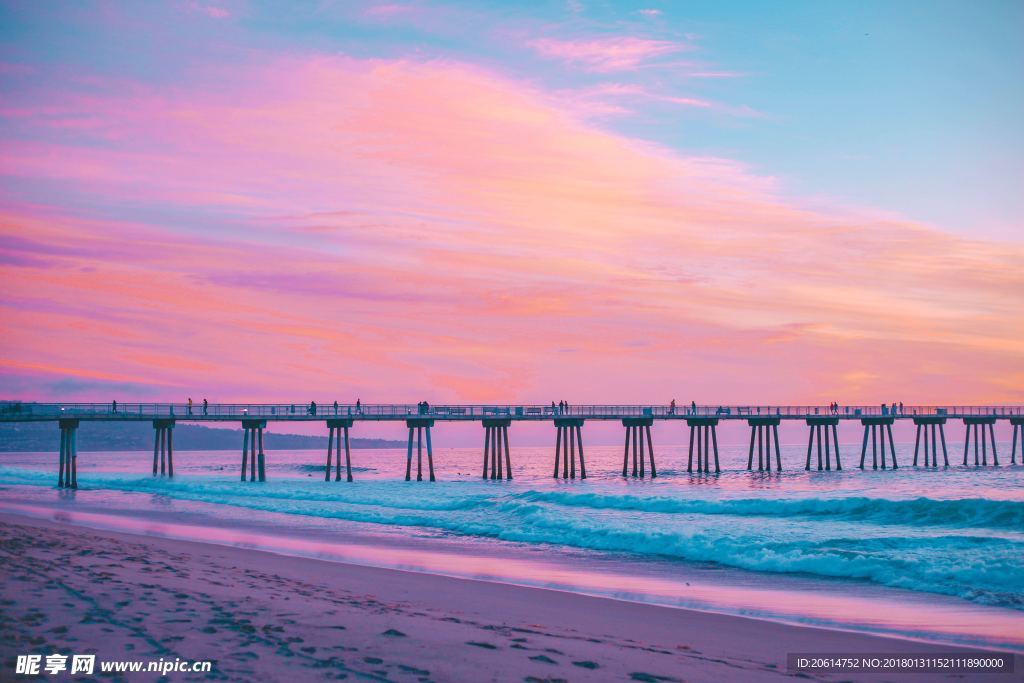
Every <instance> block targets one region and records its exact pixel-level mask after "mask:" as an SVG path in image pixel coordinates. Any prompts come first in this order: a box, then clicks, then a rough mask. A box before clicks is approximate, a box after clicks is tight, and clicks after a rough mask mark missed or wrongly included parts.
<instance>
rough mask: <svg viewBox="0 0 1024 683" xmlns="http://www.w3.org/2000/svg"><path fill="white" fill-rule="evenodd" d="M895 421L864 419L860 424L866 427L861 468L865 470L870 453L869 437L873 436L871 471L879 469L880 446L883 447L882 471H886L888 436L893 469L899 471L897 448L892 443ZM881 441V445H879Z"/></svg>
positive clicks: (879, 418)
mask: <svg viewBox="0 0 1024 683" xmlns="http://www.w3.org/2000/svg"><path fill="white" fill-rule="evenodd" d="M894 420H895V418H894V417H888V416H887V417H862V418H861V420H860V423H861V424H862V425H863V426H864V444H863V445H862V446H861V449H860V468H861V469H864V459H865V458H866V457H867V452H868V436H869V435H870V436H871V469H873V470H877V469H878V462H879V458H878V456H879V448H878V447H879V445H881V447H882V448H881V456H882V458H881V463H882V469H883V470H884V469H886V466H885V460H886V458H885V437H886V434H888V436H889V456H890V458H891V463H892V469H894V470H896V469H899V465H898V464H897V462H896V447H895V446H894V445H893V442H892V423H893V421H894ZM879 441H881V444H879Z"/></svg>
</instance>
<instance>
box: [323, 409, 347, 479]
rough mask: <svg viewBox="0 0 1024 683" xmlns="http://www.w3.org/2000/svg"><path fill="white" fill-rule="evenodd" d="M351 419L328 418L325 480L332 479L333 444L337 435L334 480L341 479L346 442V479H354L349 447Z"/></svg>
mask: <svg viewBox="0 0 1024 683" xmlns="http://www.w3.org/2000/svg"><path fill="white" fill-rule="evenodd" d="M352 424H353V420H351V419H333V420H327V432H328V433H327V470H326V472H324V481H330V480H331V450H332V448H331V446H332V444H333V443H334V442H335V436H337V444H338V445H337V448H336V449H335V458H334V481H341V444H342V439H344V442H345V480H346V481H352V453H351V451H350V448H349V440H348V430H349V428H350V427H351V426H352Z"/></svg>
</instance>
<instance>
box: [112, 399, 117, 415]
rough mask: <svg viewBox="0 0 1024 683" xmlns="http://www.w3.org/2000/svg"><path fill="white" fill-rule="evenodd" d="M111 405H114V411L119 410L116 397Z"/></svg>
mask: <svg viewBox="0 0 1024 683" xmlns="http://www.w3.org/2000/svg"><path fill="white" fill-rule="evenodd" d="M111 405H112V406H113V407H114V412H115V413H116V412H117V400H116V399H115V400H113V401H111Z"/></svg>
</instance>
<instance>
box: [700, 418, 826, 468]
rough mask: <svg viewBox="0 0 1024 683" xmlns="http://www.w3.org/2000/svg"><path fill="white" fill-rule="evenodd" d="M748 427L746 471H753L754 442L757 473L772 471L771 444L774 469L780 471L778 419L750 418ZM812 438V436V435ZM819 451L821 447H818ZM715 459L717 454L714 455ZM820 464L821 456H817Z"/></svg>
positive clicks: (808, 450)
mask: <svg viewBox="0 0 1024 683" xmlns="http://www.w3.org/2000/svg"><path fill="white" fill-rule="evenodd" d="M747 425H748V426H749V427H750V449H749V450H748V451H747V469H748V470H750V471H753V469H754V442H755V441H756V442H757V471H758V472H764V471H768V472H771V471H772V444H774V445H775V469H776V471H778V472H781V471H782V454H781V453H780V451H779V418H777V417H752V418H749V419H748V420H747ZM812 438H813V435H812ZM818 449H819V451H820V450H821V446H820V445H819V447H818ZM715 455H716V457H717V455H718V454H717V453H716V454H715ZM807 462H808V464H810V462H811V442H808V443H807ZM818 463H819V465H820V463H821V454H820V452H819V454H818Z"/></svg>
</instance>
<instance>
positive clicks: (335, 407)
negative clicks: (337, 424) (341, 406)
mask: <svg viewBox="0 0 1024 683" xmlns="http://www.w3.org/2000/svg"><path fill="white" fill-rule="evenodd" d="M334 414H335V415H337V414H338V402H337V401H335V402H334Z"/></svg>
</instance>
